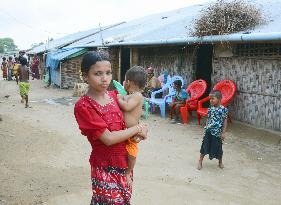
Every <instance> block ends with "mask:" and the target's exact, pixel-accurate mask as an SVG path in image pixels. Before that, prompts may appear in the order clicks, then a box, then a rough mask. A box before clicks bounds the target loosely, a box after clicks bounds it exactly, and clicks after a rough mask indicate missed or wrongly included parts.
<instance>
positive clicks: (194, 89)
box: [180, 79, 207, 124]
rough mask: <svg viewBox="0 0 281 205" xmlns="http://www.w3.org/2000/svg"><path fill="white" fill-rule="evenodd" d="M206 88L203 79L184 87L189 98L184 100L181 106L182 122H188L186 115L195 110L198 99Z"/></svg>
mask: <svg viewBox="0 0 281 205" xmlns="http://www.w3.org/2000/svg"><path fill="white" fill-rule="evenodd" d="M206 90H207V83H206V81H205V80H202V79H199V80H196V81H193V82H192V83H191V84H190V85H189V86H188V87H187V89H186V92H187V93H188V94H189V95H190V98H189V99H188V100H186V104H185V106H183V107H181V109H180V112H181V117H182V121H183V123H184V124H187V123H188V115H187V112H189V114H190V115H192V111H193V110H197V107H198V100H199V99H200V98H201V97H202V96H203V95H204V93H205V92H206Z"/></svg>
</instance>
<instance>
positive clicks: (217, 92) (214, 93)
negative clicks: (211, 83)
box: [209, 90, 222, 100]
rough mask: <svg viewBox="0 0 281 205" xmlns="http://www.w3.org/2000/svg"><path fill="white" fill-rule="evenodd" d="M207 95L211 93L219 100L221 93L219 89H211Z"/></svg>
mask: <svg viewBox="0 0 281 205" xmlns="http://www.w3.org/2000/svg"><path fill="white" fill-rule="evenodd" d="M209 95H213V96H215V97H216V98H218V99H219V100H221V99H222V94H221V91H219V90H212V91H211V92H210V94H209Z"/></svg>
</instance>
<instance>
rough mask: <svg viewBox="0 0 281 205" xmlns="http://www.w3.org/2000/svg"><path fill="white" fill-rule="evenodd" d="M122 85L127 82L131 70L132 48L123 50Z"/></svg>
mask: <svg viewBox="0 0 281 205" xmlns="http://www.w3.org/2000/svg"><path fill="white" fill-rule="evenodd" d="M120 58H121V64H120V66H121V73H120V80H121V83H122V82H123V81H124V80H125V74H126V72H127V70H129V68H130V48H121V57H120Z"/></svg>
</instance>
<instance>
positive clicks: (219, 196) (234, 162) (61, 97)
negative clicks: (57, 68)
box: [0, 80, 281, 205]
mask: <svg viewBox="0 0 281 205" xmlns="http://www.w3.org/2000/svg"><path fill="white" fill-rule="evenodd" d="M31 83H32V85H31V92H30V101H31V102H30V105H31V106H32V108H24V105H23V104H21V103H20V98H19V95H18V88H17V86H16V83H15V82H7V81H3V80H1V81H0V115H1V117H2V121H0V184H1V185H0V205H35V204H44V205H84V204H89V201H90V197H91V185H90V170H89V164H88V157H89V153H90V150H91V148H90V145H89V144H88V142H87V140H86V138H85V137H84V136H82V135H80V132H79V130H78V128H77V125H76V122H75V119H74V116H73V102H74V101H75V99H72V98H71V94H72V91H71V90H60V89H53V88H49V89H47V88H44V86H43V84H42V82H40V81H32V82H31ZM5 96H6V97H5ZM52 99H53V100H52ZM146 121H147V122H148V123H149V125H150V138H149V139H148V140H147V141H144V142H142V143H141V144H140V153H139V156H138V161H137V165H136V168H135V178H134V190H133V197H132V204H134V205H144V204H146V205H160V204H161V205H171V204H178V205H200V204H202V205H206V204H208V205H217V204H223V205H226V204H227V205H228V204H229V205H244V204H245V205H249V204H260V205H263V204H267V205H277V204H280V200H281V195H280V190H281V137H280V133H272V132H267V131H263V130H258V129H254V128H251V127H249V126H245V125H243V124H241V123H232V124H231V125H230V126H229V129H228V132H227V139H226V141H225V144H224V163H225V169H224V170H220V169H219V168H218V167H217V161H215V160H213V161H210V160H208V159H206V160H205V161H204V164H203V166H204V167H203V170H201V171H198V170H197V169H196V165H197V160H198V156H199V149H200V145H201V140H202V134H203V129H202V127H198V126H197V125H196V119H195V118H192V120H191V123H190V124H188V125H178V124H175V125H174V124H170V122H169V119H161V118H160V117H159V116H158V115H151V116H150V117H149V119H148V120H146Z"/></svg>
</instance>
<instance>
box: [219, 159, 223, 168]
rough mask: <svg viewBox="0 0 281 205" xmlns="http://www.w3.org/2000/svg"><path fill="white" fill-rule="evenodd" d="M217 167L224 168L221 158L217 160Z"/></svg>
mask: <svg viewBox="0 0 281 205" xmlns="http://www.w3.org/2000/svg"><path fill="white" fill-rule="evenodd" d="M219 168H221V169H223V168H224V166H223V163H222V160H221V159H220V160H219Z"/></svg>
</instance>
